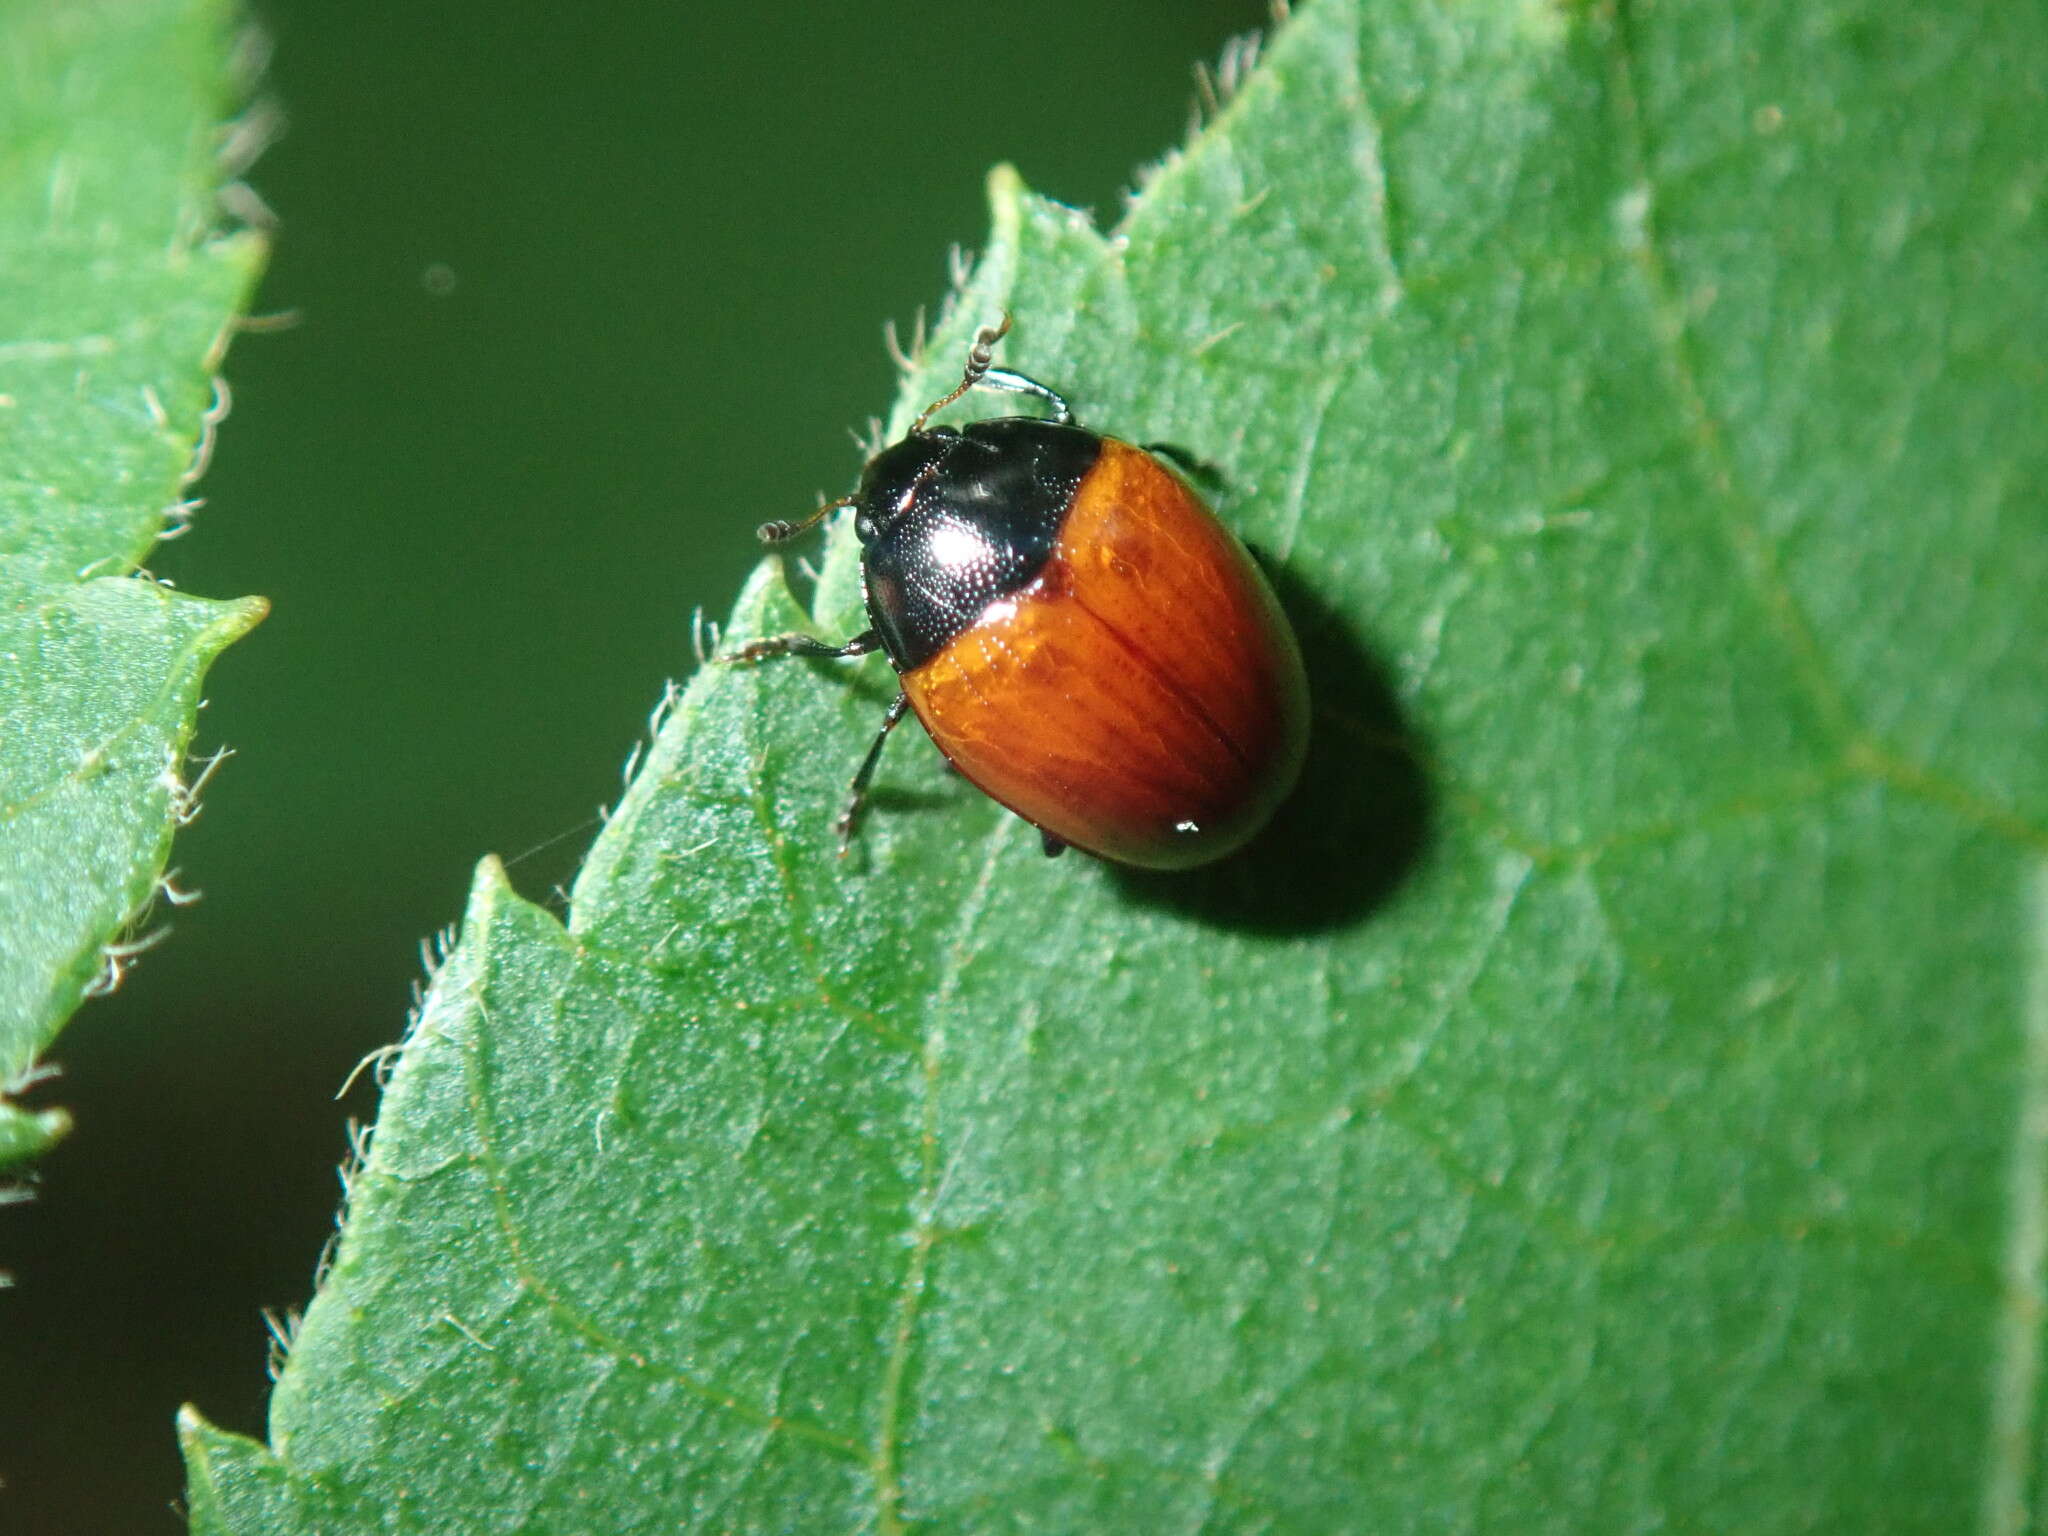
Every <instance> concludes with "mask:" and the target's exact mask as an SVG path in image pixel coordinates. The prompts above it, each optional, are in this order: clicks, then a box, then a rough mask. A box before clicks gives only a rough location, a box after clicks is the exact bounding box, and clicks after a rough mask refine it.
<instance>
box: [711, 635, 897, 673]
mask: <svg viewBox="0 0 2048 1536" xmlns="http://www.w3.org/2000/svg"><path fill="white" fill-rule="evenodd" d="M881 648H882V637H881V636H880V635H878V634H876V633H875V632H874V631H873V630H872V629H870V630H866V631H864V632H862V633H861V634H858V635H855V636H854V637H853V638H852V639H851V640H849V641H847V642H846V644H844V645H831V644H828V643H827V642H825V641H823V640H820V639H818V638H817V637H816V636H814V635H797V634H791V635H770V636H768V637H767V638H766V639H765V640H756V641H753V642H752V643H751V644H748V645H743V646H741V647H740V648H739V649H738V650H736V651H733V652H730V653H729V654H727V655H724V656H720V657H719V658H718V660H719V661H721V662H723V663H724V664H726V665H727V666H745V665H748V664H750V663H753V662H756V661H772V660H774V659H775V658H776V657H777V656H811V657H815V658H818V659H820V660H825V661H833V660H838V659H839V658H841V657H846V656H865V655H867V654H868V653H869V652H870V651H879V650H880V649H881Z"/></svg>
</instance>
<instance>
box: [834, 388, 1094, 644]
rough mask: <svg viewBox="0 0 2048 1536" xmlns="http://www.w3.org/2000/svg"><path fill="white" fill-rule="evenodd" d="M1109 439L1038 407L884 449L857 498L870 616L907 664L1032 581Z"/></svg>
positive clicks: (938, 431)
mask: <svg viewBox="0 0 2048 1536" xmlns="http://www.w3.org/2000/svg"><path fill="white" fill-rule="evenodd" d="M1101 452H1102V439H1101V438H1100V437H1099V436H1097V435H1096V434H1095V433H1093V432H1089V431H1087V430H1085V429H1084V428H1081V427H1077V426H1073V425H1070V424H1065V423H1060V422H1052V421H1041V420H1039V419H1037V418H1036V417H1030V416H1005V417H1001V418H999V419H997V420H995V421H980V422H976V423H974V424H973V425H971V426H968V427H965V428H963V429H961V430H960V431H957V432H956V431H955V430H953V428H951V427H934V428H932V429H931V430H930V431H927V432H919V433H916V434H914V435H912V436H910V437H906V438H904V439H903V441H901V442H900V443H896V444H894V445H892V446H891V447H888V448H885V449H884V450H883V451H882V452H881V453H879V454H877V455H876V456H875V457H874V458H873V459H872V460H871V461H870V462H869V464H868V467H867V471H866V473H864V474H863V475H862V476H861V482H860V491H859V493H858V495H857V496H856V497H855V499H854V507H855V516H854V530H855V532H856V533H857V534H858V535H859V536H860V541H861V545H862V552H861V576H862V579H863V582H864V583H865V587H866V592H867V604H868V618H869V620H870V621H871V622H872V623H873V624H874V626H875V632H876V633H877V634H878V635H879V636H880V637H881V641H882V648H883V650H885V651H886V652H888V655H889V660H890V663H891V664H892V665H893V666H894V667H895V668H896V670H897V671H898V672H912V671H915V670H916V669H917V668H919V667H921V666H923V665H924V664H925V663H926V662H927V661H929V660H931V658H932V657H934V656H936V655H937V654H938V653H939V652H940V651H942V650H944V649H945V647H946V645H947V644H948V643H949V642H950V641H951V640H952V639H953V637H954V636H956V635H958V634H959V633H960V632H961V631H962V630H964V629H966V628H968V627H969V626H970V625H972V624H973V623H974V622H975V620H977V619H978V618H980V617H981V615H982V614H983V613H984V612H985V611H986V610H987V609H988V606H989V604H991V603H993V602H995V601H997V600H998V599H1000V598H1003V597H1006V596H1008V595H1009V594H1011V593H1013V592H1015V591H1017V590H1018V589H1019V588H1021V587H1024V586H1027V585H1028V584H1029V583H1030V582H1031V581H1032V580H1034V579H1035V578H1036V577H1037V575H1038V573H1039V571H1040V569H1041V568H1042V567H1043V566H1044V565H1045V561H1046V557H1047V556H1048V555H1050V554H1051V553H1052V549H1053V544H1054V541H1055V540H1057V539H1058V537H1059V531H1060V523H1061V522H1062V521H1063V520H1064V519H1065V517H1066V515H1067V508H1068V507H1069V506H1071V505H1072V504H1073V500H1074V492H1075V490H1076V489H1077V488H1078V487H1079V486H1080V484H1081V481H1082V479H1083V477H1085V476H1086V475H1087V473H1088V471H1089V470H1090V469H1092V468H1093V467H1094V465H1095V460H1096V458H1097V457H1098V456H1099V455H1100V454H1101Z"/></svg>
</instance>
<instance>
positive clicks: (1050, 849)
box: [1038, 827, 1068, 859]
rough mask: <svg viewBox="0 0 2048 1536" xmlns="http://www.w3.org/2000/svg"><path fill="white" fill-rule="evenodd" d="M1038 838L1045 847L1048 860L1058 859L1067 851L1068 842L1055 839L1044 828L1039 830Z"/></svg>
mask: <svg viewBox="0 0 2048 1536" xmlns="http://www.w3.org/2000/svg"><path fill="white" fill-rule="evenodd" d="M1038 838H1039V841H1040V842H1041V843H1043V844H1044V845H1045V856H1046V857H1047V858H1048V859H1056V858H1058V857H1059V856H1060V855H1061V854H1063V853H1065V852H1066V851H1067V847H1068V844H1067V840H1066V839H1065V838H1063V837H1054V836H1053V835H1052V834H1051V833H1050V832H1048V831H1046V830H1045V828H1043V827H1040V828H1039V829H1038Z"/></svg>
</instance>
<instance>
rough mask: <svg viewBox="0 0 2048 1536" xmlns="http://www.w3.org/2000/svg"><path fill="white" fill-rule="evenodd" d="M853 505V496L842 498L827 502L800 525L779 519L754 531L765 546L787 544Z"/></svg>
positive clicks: (755, 535)
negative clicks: (841, 509)
mask: <svg viewBox="0 0 2048 1536" xmlns="http://www.w3.org/2000/svg"><path fill="white" fill-rule="evenodd" d="M852 505H853V498H852V497H851V496H842V497H840V498H839V499H838V500H837V501H828V502H826V503H825V505H823V506H822V507H820V508H818V510H817V511H815V512H813V513H812V514H811V515H810V516H809V517H807V518H805V519H804V520H803V521H802V522H800V523H791V522H785V521H784V520H783V519H781V518H779V517H778V518H775V519H774V520H772V521H770V522H766V523H763V524H762V525H761V526H760V527H758V528H756V529H755V530H754V537H755V538H757V539H759V540H760V541H761V542H762V543H763V544H787V543H788V542H789V541H790V540H791V539H794V538H796V537H798V536H799V535H800V534H805V533H808V532H810V531H811V530H812V529H813V528H815V527H817V526H818V524H820V523H822V522H823V521H825V519H826V518H827V517H829V516H831V515H832V514H833V513H834V512H836V511H838V510H839V509H840V508H841V507H850V506H852Z"/></svg>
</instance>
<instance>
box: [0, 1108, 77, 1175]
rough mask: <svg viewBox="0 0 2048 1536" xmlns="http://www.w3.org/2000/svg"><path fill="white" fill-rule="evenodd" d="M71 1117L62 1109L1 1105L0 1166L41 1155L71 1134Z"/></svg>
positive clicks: (3, 1166)
mask: <svg viewBox="0 0 2048 1536" xmlns="http://www.w3.org/2000/svg"><path fill="white" fill-rule="evenodd" d="M71 1124H72V1122H71V1116H70V1114H69V1113H67V1112H66V1111H64V1110H61V1109H37V1110H22V1109H16V1108H15V1107H14V1106H13V1105H11V1104H0V1168H5V1167H7V1166H8V1165H9V1164H10V1163H18V1162H26V1161H28V1160H30V1159H32V1158H38V1157H41V1156H42V1155H43V1154H44V1153H46V1152H48V1151H49V1150H50V1149H51V1148H52V1147H54V1146H56V1145H57V1143H58V1142H60V1141H62V1140H63V1139H64V1138H65V1137H66V1136H68V1135H70V1134H71Z"/></svg>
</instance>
